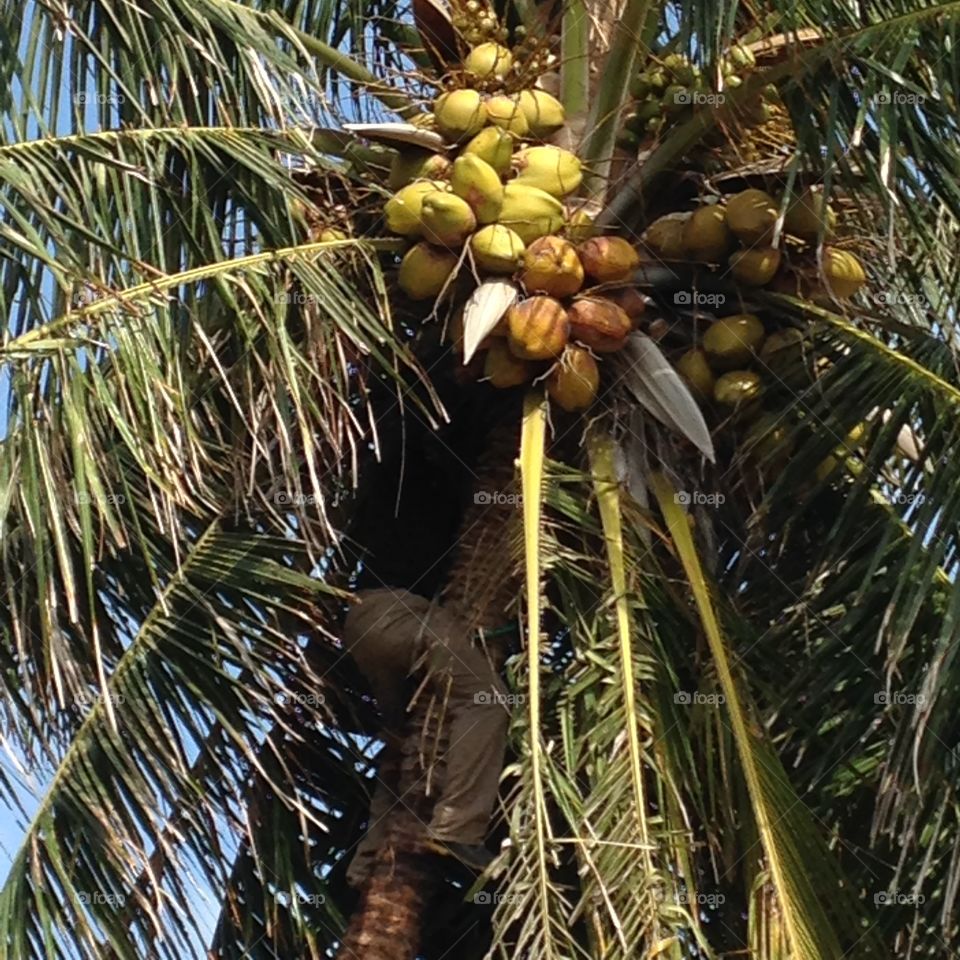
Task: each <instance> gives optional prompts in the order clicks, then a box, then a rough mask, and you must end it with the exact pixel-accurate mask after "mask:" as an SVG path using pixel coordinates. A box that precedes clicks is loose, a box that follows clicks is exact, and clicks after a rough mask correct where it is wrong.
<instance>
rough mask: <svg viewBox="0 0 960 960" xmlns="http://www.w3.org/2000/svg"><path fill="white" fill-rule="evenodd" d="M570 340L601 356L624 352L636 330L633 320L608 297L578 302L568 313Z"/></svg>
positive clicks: (574, 303) (585, 299)
mask: <svg viewBox="0 0 960 960" xmlns="http://www.w3.org/2000/svg"><path fill="white" fill-rule="evenodd" d="M567 315H568V317H569V319H570V339H571V340H578V341H579V342H580V343H582V344H584V345H585V346H588V347H590V349H591V350H595V351H596V352H597V353H614V352H615V351H617V350H619V349H621V347H623V345H624V343H625V342H626V339H627V335H628V334H629V333H630V332H631V330H633V321H632V320H631V319H630V318H629V317H628V316H627V314H626V313H625V312H624V310H623V308H622V307H620V305H619V304H616V303H614V302H613V301H612V300H608V299H607V298H606V297H584V298H582V299H580V300H574V301H573V304H572V305H571V307H570V310H569V311H568V314H567Z"/></svg>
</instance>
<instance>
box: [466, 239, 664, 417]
mask: <svg viewBox="0 0 960 960" xmlns="http://www.w3.org/2000/svg"><path fill="white" fill-rule="evenodd" d="M639 260H640V258H639V256H638V254H637V252H636V250H634V248H633V247H632V246H631V245H630V244H629V243H628V242H627V241H626V240H624V239H623V238H622V237H592V238H590V239H587V240H585V241H584V242H582V243H580V244H579V245H574V243H573V242H571V240H569V239H567V238H565V237H560V236H556V235H553V234H551V235H548V236H545V237H538V238H537V239H535V240H534V241H533V242H532V243H531V244H530V245H529V246H528V247H527V248H526V250H525V252H524V258H523V264H522V267H521V269H520V272H519V273H518V275H517V279H518V281H519V282H520V283H521V284H522V286H523V288H524V290H526V292H527V293H528V294H532V295H531V296H528V297H527V298H526V299H524V300H521V301H519V302H518V303H515V304H514V305H513V306H511V307H510V308H509V310H508V311H507V313H506V315H505V316H504V318H503V319H502V320H501V321H500V323H499V324H498V325H497V327H496V328H495V329H494V330H493V332H492V333H491V335H490V336H489V337H487V339H486V340H485V341H484V343H483V344H481V348H483V349H485V350H486V353H485V356H484V367H483V372H484V376H485V378H486V379H487V380H488V381H489V382H490V383H491V384H492V385H493V386H495V387H501V388H509V387H515V386H519V385H521V384H523V383H529V382H531V381H532V380H535V379H537V378H539V377H544V376H545V377H546V386H547V393H548V394H549V396H550V398H551V399H552V400H553V401H554V402H555V403H556V404H557V405H558V406H559V407H561V408H562V409H564V410H567V411H568V412H571V413H572V412H575V411H579V410H585V409H586V408H587V407H589V406H590V404H591V403H592V402H593V400H594V398H595V397H596V395H597V389H598V387H599V381H600V369H599V366H598V363H597V358H598V357H602V356H603V355H604V354H608V353H614V352H616V351H618V350H620V349H621V348H622V347H623V346H624V344H625V343H626V340H627V337H628V336H629V335H630V333H631V332H632V331H633V329H634V326H635V323H636V321H637V320H638V318H639V317H640V316H641V315H642V313H643V311H644V309H645V307H646V301H645V300H644V298H643V297H642V296H641V295H640V294H639V293H637V291H636V289H635V288H632V287H626V286H625V287H621V288H616V287H611V286H609V285H611V284H616V283H618V282H624V281H628V280H629V279H630V277H631V275H632V274H633V273H634V271H635V270H636V269H637V265H638V264H639ZM588 283H589V284H593V286H592V288H591V287H586V288H585V285H586V284H588Z"/></svg>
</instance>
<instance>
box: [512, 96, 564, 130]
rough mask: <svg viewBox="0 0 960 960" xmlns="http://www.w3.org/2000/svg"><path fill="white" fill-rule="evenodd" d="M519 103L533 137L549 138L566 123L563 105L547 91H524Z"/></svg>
mask: <svg viewBox="0 0 960 960" xmlns="http://www.w3.org/2000/svg"><path fill="white" fill-rule="evenodd" d="M519 103H520V109H521V110H522V111H523V115H524V116H525V117H526V118H527V126H528V127H529V128H530V135H531V136H533V137H537V138H540V139H543V138H545V137H549V136H551V135H552V134H554V133H556V132H557V131H558V130H560V129H561V128H562V127H563V124H564V123H565V121H566V116H565V114H564V110H563V104H562V103H561V102H560V101H559V100H557V98H556V97H552V96H550V94H549V93H547V91H546V90H537V89H533V90H523V91H521V93H520V96H519Z"/></svg>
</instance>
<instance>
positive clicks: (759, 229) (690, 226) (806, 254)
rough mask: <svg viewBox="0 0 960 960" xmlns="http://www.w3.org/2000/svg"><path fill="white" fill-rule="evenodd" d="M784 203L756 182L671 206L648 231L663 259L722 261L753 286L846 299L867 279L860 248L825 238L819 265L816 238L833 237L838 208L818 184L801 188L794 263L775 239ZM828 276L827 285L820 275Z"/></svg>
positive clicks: (792, 217)
mask: <svg viewBox="0 0 960 960" xmlns="http://www.w3.org/2000/svg"><path fill="white" fill-rule="evenodd" d="M780 207H781V202H780V200H778V199H775V198H774V197H772V196H771V195H770V194H769V193H767V192H766V191H764V190H758V189H749V190H744V191H742V192H740V193H737V194H734V195H733V196H731V197H730V198H729V199H728V200H727V201H726V203H725V204H720V203H715V204H703V205H701V206H700V207H698V208H697V209H696V210H694V211H692V212H689V213H687V212H681V213H668V214H666V215H664V216H662V217H660V218H659V219H657V220H655V221H654V222H653V223H652V224H650V226H649V227H647V229H646V231H645V232H644V234H643V241H644V243H645V244H646V246H647V247H648V248H649V249H650V250H651V251H652V252H653V253H654V254H656V255H657V256H658V257H660V258H662V259H663V260H672V261H687V262H690V263H702V264H721V265H725V268H726V269H728V270H729V272H730V274H731V275H732V277H733V279H734V280H736V281H737V282H738V283H739V284H742V285H743V286H747V287H770V288H772V289H774V290H776V291H778V292H782V293H791V294H793V295H796V294H797V293H798V292H800V291H801V289H802V290H803V292H804V294H805V295H810V296H812V297H814V298H818V297H821V296H823V295H826V296H828V297H835V298H837V299H840V300H845V299H848V298H850V297H852V296H853V295H854V294H855V293H856V292H857V291H858V290H859V289H860V288H861V287H863V286H864V284H865V283H866V282H867V277H866V272H865V271H864V269H863V264H862V263H861V262H860V260H859V259H858V258H857V257H856V255H855V254H853V253H850V252H849V251H848V250H843V249H840V248H839V247H835V246H829V245H825V246H823V247H821V249H820V262H819V266H818V265H817V264H816V249H817V243H818V242H819V240H820V239H821V238H825V239H826V238H829V237H830V236H831V234H832V233H833V231H834V228H835V226H836V214H835V212H834V210H833V208H832V207H831V206H830V204H828V203H826V202H825V201H824V197H823V194H822V193H821V192H819V191H817V190H815V189H812V188H811V189H808V190H805V191H804V192H803V193H801V194H800V195H799V196H797V197H796V198H794V200H793V201H792V202H791V203H790V205H789V206H788V207H787V210H786V214H785V217H784V223H783V232H782V237H781V241H782V246H784V247H787V248H789V249H790V250H791V252H795V254H796V256H795V257H794V260H795V265H794V267H793V269H790V270H788V269H787V267H786V264H784V263H783V260H784V258H783V256H782V253H781V250H780V249H778V248H776V247H773V246H771V245H770V244H771V241H772V238H773V233H774V228H775V225H776V223H777V220H778V218H779V215H780ZM820 277H822V280H823V284H822V285H820V284H819V283H818V282H817V280H818V279H819V278H820Z"/></svg>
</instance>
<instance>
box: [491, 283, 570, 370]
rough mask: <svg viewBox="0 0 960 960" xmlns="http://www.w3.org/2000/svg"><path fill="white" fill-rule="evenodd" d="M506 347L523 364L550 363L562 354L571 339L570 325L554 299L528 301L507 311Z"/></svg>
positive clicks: (564, 312)
mask: <svg viewBox="0 0 960 960" xmlns="http://www.w3.org/2000/svg"><path fill="white" fill-rule="evenodd" d="M507 324H508V329H509V333H508V335H507V343H508V345H509V347H510V349H511V350H512V351H513V353H514V355H515V356H518V357H520V358H521V359H523V360H552V359H553V358H554V357H559V356H560V354H561V353H563V348H564V347H565V346H566V345H567V340H568V339H569V336H570V321H569V320H568V319H567V311H566V310H564V309H563V305H562V304H561V303H560V302H559V301H558V300H554V299H553V297H540V296H537V297H530V298H529V299H528V300H521V301H520V303H515V304H514V305H513V306H512V307H510V309H509V310H508V311H507Z"/></svg>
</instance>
